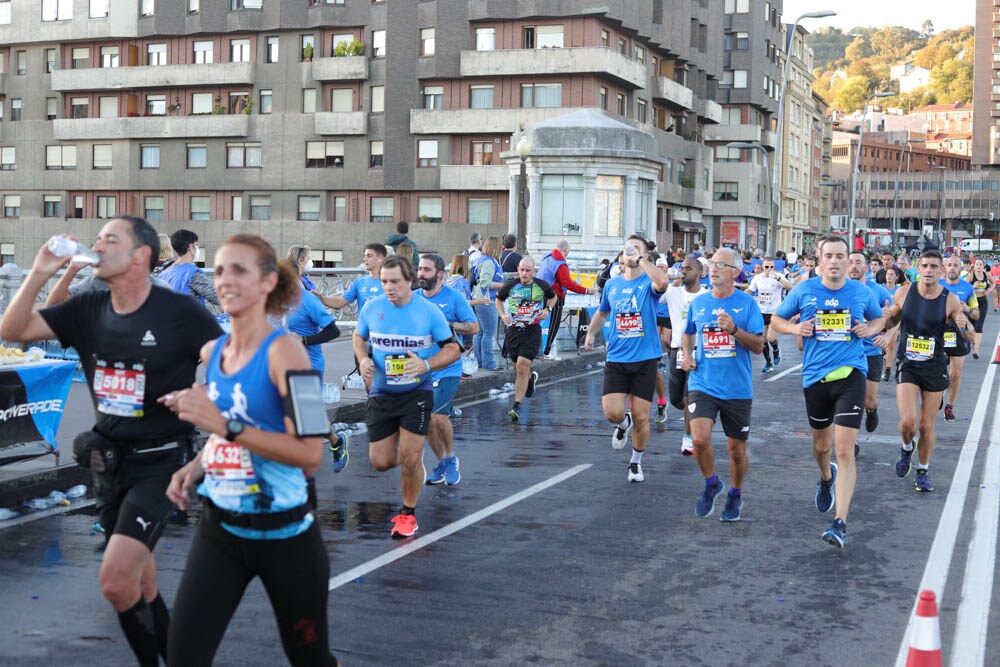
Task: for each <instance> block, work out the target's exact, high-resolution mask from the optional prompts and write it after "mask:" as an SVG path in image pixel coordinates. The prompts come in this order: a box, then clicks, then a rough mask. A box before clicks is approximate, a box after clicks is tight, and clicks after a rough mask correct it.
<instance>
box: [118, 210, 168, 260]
mask: <svg viewBox="0 0 1000 667" xmlns="http://www.w3.org/2000/svg"><path fill="white" fill-rule="evenodd" d="M115 219H116V220H124V221H125V222H127V223H128V224H129V233H130V235H131V236H132V242H133V243H135V247H137V248H138V247H139V246H147V247H148V248H149V250H150V252H149V270H150V271H152V270H153V269H155V268H156V262H157V261H159V259H160V236H159V234H158V233H157V231H156V228H155V227H153V225H151V224H149V223H148V222H147V221H146V219H145V218H140V217H139V216H137V215H116V216H115Z"/></svg>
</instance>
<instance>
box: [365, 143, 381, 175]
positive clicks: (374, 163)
mask: <svg viewBox="0 0 1000 667" xmlns="http://www.w3.org/2000/svg"><path fill="white" fill-rule="evenodd" d="M383 146H384V144H383V143H382V142H381V141H373V142H371V144H370V146H369V148H368V153H369V155H371V158H370V159H369V161H368V166H369V168H371V169H381V168H382V151H383V150H384V148H383Z"/></svg>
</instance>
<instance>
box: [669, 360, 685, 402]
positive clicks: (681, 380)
mask: <svg viewBox="0 0 1000 667" xmlns="http://www.w3.org/2000/svg"><path fill="white" fill-rule="evenodd" d="M680 351H681V348H679V347H672V348H670V356H669V357H668V358H667V364H668V366H667V370H668V371H669V372H670V375H669V376H668V377H667V395H668V396H669V397H670V405H672V406H674V407H675V408H677V409H678V410H683V409H684V399H685V397H686V396H687V381H688V372H687V371H685V370H682V369H680V368H677V354H678V353H679V352H680Z"/></svg>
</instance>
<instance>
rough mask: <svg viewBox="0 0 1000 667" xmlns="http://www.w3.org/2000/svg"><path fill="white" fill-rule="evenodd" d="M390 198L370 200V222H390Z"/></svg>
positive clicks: (391, 202)
mask: <svg viewBox="0 0 1000 667" xmlns="http://www.w3.org/2000/svg"><path fill="white" fill-rule="evenodd" d="M392 204H393V201H392V197H372V199H371V219H372V222H392V221H393V212H392Z"/></svg>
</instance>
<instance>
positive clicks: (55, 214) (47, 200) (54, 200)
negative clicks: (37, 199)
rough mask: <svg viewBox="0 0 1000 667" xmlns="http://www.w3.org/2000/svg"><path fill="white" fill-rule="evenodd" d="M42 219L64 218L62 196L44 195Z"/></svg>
mask: <svg viewBox="0 0 1000 667" xmlns="http://www.w3.org/2000/svg"><path fill="white" fill-rule="evenodd" d="M42 217H43V218H61V217H62V195H42Z"/></svg>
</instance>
